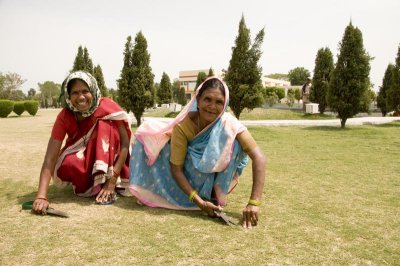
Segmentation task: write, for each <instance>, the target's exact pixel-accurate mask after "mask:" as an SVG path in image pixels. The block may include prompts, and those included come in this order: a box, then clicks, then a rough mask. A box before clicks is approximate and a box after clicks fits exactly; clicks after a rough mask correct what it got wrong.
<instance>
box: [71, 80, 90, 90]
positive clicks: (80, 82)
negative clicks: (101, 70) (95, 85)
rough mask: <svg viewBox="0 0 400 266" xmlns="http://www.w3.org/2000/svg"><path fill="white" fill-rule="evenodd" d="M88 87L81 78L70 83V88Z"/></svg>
mask: <svg viewBox="0 0 400 266" xmlns="http://www.w3.org/2000/svg"><path fill="white" fill-rule="evenodd" d="M78 89H89V86H88V85H87V84H86V82H84V81H83V80H80V79H77V80H74V82H73V83H72V85H71V90H78Z"/></svg>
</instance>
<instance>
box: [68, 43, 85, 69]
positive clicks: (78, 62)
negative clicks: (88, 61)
mask: <svg viewBox="0 0 400 266" xmlns="http://www.w3.org/2000/svg"><path fill="white" fill-rule="evenodd" d="M84 69H85V60H84V59H83V48H82V46H81V45H79V47H78V53H77V54H76V56H75V60H74V65H73V66H72V70H71V71H70V72H74V71H78V70H84Z"/></svg>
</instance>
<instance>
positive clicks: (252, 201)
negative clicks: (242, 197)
mask: <svg viewBox="0 0 400 266" xmlns="http://www.w3.org/2000/svg"><path fill="white" fill-rule="evenodd" d="M247 205H253V206H260V205H261V202H260V201H258V200H255V199H250V200H249V202H248V203H247Z"/></svg>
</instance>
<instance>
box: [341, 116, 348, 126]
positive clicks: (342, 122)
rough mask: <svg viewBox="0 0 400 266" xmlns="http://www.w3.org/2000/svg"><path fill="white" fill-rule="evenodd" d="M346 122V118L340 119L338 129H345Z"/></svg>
mask: <svg viewBox="0 0 400 266" xmlns="http://www.w3.org/2000/svg"><path fill="white" fill-rule="evenodd" d="M346 121H347V118H341V119H340V125H341V126H340V127H341V128H345V126H346Z"/></svg>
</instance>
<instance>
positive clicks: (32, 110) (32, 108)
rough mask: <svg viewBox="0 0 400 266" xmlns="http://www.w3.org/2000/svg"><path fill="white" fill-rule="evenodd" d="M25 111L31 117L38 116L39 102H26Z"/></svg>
mask: <svg viewBox="0 0 400 266" xmlns="http://www.w3.org/2000/svg"><path fill="white" fill-rule="evenodd" d="M24 106H25V110H26V111H27V112H28V113H29V114H30V115H33V116H34V115H36V113H37V111H38V110H39V102H38V101H34V100H30V101H25V102H24Z"/></svg>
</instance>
